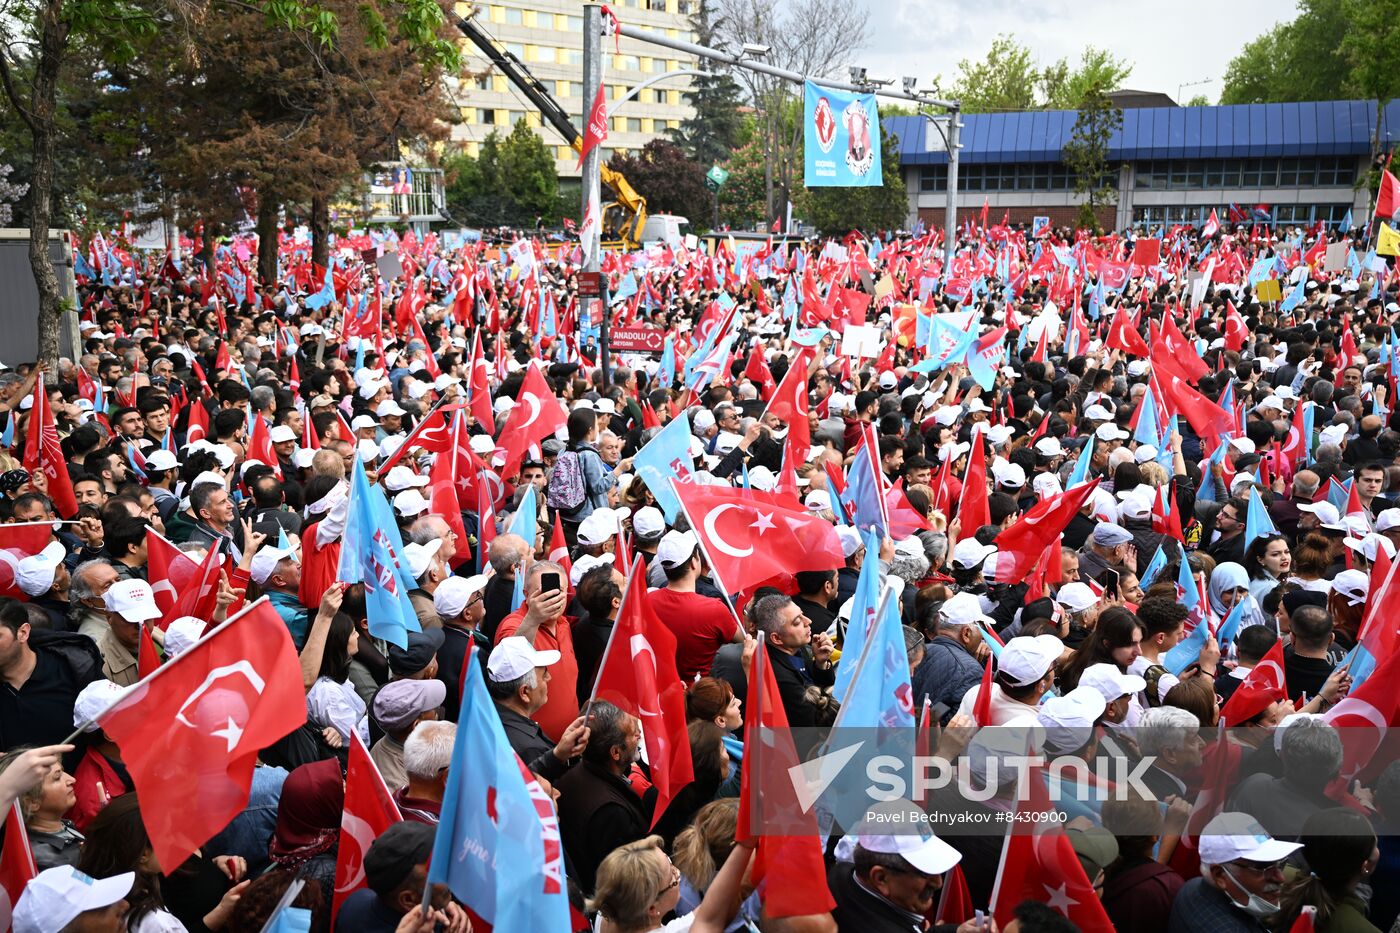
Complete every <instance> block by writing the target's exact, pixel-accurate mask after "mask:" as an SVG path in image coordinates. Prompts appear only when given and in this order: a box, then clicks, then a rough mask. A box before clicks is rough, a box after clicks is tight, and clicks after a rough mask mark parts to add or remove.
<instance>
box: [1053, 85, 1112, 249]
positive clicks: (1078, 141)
mask: <svg viewBox="0 0 1400 933" xmlns="http://www.w3.org/2000/svg"><path fill="white" fill-rule="evenodd" d="M1122 125H1123V111H1122V110H1121V109H1120V108H1119V107H1117V106H1116V105H1115V104H1114V103H1113V102H1112V101H1111V100H1109V98H1108V95H1107V94H1105V93H1104V92H1102V91H1099V92H1097V93H1091V94H1090V95H1089V96H1088V97H1087V98H1085V99H1084V100H1083V101H1081V102H1080V106H1079V113H1078V116H1077V117H1076V118H1075V121H1074V129H1073V130H1072V131H1071V132H1070V137H1069V142H1067V143H1065V148H1064V156H1063V159H1064V163H1065V164H1066V165H1067V166H1069V167H1070V168H1071V169H1072V170H1073V171H1074V190H1075V192H1076V193H1078V194H1080V195H1083V196H1085V200H1084V201H1083V202H1081V211H1080V213H1081V216H1082V217H1092V216H1093V213H1094V209H1095V208H1097V207H1099V206H1100V205H1103V204H1112V203H1113V200H1114V196H1115V192H1116V190H1117V188H1116V187H1115V185H1114V184H1113V178H1112V177H1111V176H1110V174H1109V166H1108V142H1109V140H1110V139H1111V138H1112V137H1113V134H1114V133H1115V132H1117V130H1118V129H1119V127H1121V126H1122ZM1088 226H1090V227H1091V228H1096V227H1097V226H1098V224H1097V222H1094V223H1092V224H1089V225H1088Z"/></svg>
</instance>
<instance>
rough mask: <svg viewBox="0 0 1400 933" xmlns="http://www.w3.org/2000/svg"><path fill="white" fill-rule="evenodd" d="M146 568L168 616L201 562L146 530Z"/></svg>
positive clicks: (163, 609) (162, 612)
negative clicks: (178, 595)
mask: <svg viewBox="0 0 1400 933" xmlns="http://www.w3.org/2000/svg"><path fill="white" fill-rule="evenodd" d="M2 527H4V526H0V528H2ZM146 567H147V569H148V571H149V573H150V578H151V580H153V581H154V582H153V583H152V584H151V592H152V593H153V594H154V595H155V598H156V607H157V608H158V609H160V611H161V614H162V615H168V614H169V612H170V610H171V608H172V607H173V606H174V605H175V600H176V599H177V598H178V597H177V594H179V593H182V592H184V591H185V589H186V588H188V587H189V585H190V582H191V581H192V580H193V579H194V577H195V574H196V573H198V571H199V562H198V561H196V560H194V559H193V558H192V557H190V556H189V555H188V554H186V553H185V552H184V551H182V550H180V549H179V548H178V547H176V546H175V545H174V544H172V543H171V542H170V540H169V539H168V538H166V537H164V536H163V535H161V534H160V532H158V531H156V530H155V529H154V528H147V529H146Z"/></svg>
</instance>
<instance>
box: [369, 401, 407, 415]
mask: <svg viewBox="0 0 1400 933" xmlns="http://www.w3.org/2000/svg"><path fill="white" fill-rule="evenodd" d="M374 413H375V414H376V415H378V416H379V417H381V418H386V417H391V416H394V415H398V416H400V417H402V416H403V415H406V414H408V412H406V411H404V410H403V409H402V408H400V407H399V403H398V402H396V401H394V400H393V399H391V398H386V399H385V400H384V401H382V402H380V403H379V407H378V408H376V409H375V410H374Z"/></svg>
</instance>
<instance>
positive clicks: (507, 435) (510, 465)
mask: <svg viewBox="0 0 1400 933" xmlns="http://www.w3.org/2000/svg"><path fill="white" fill-rule="evenodd" d="M567 417H568V416H567V415H565V414H564V409H563V407H562V406H561V405H560V404H559V399H558V398H556V397H555V395H554V390H552V389H551V388H550V387H549V382H548V381H547V380H546V379H545V378H544V373H543V372H541V371H540V367H539V363H538V362H537V361H535V360H531V361H530V367H529V369H528V370H526V372H525V381H524V382H522V383H521V384H520V393H519V395H517V396H516V399H515V407H514V408H512V409H511V410H510V417H509V418H507V419H506V424H505V427H503V428H501V433H500V435H499V439H500V440H501V441H502V442H503V444H502V446H503V447H504V448H505V452H506V462H505V463H504V464H503V465H502V467H501V476H503V477H510V476H514V475H515V472H516V469H517V468H518V467H519V466H520V461H521V460H523V459H525V451H526V450H528V449H529V448H530V447H531V446H533V445H535V444H538V443H540V442H541V441H543V440H544V439H545V438H547V437H549V436H550V435H551V434H553V433H554V432H555V431H557V430H559V428H561V427H563V426H564V423H565V421H566V419H567Z"/></svg>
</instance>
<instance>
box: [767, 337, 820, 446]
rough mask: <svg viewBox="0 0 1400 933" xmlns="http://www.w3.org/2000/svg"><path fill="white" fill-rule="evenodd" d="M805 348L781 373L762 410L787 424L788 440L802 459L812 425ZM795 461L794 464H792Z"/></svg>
mask: <svg viewBox="0 0 1400 933" xmlns="http://www.w3.org/2000/svg"><path fill="white" fill-rule="evenodd" d="M809 352H810V351H808V350H805V349H804V350H802V351H801V352H800V353H798V354H797V357H796V358H795V359H793V361H792V365H791V366H789V367H788V370H787V372H786V373H785V374H784V375H783V381H782V382H781V383H780V384H779V385H778V388H777V389H776V390H775V391H774V392H773V393H772V398H770V399H769V400H768V408H767V409H766V410H765V411H764V414H767V415H774V416H776V417H777V418H778V420H779V421H781V422H782V423H783V424H786V425H787V426H788V440H789V442H790V443H792V444H794V445H795V446H796V447H797V448H799V449H800V450H801V453H802V457H803V459H802V461H799V462H805V461H806V455H807V451H808V450H810V449H811V447H812V426H811V422H810V421H809V420H808V417H807V366H808V360H809V357H808V353H809ZM795 466H796V465H795V464H794V467H795Z"/></svg>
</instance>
